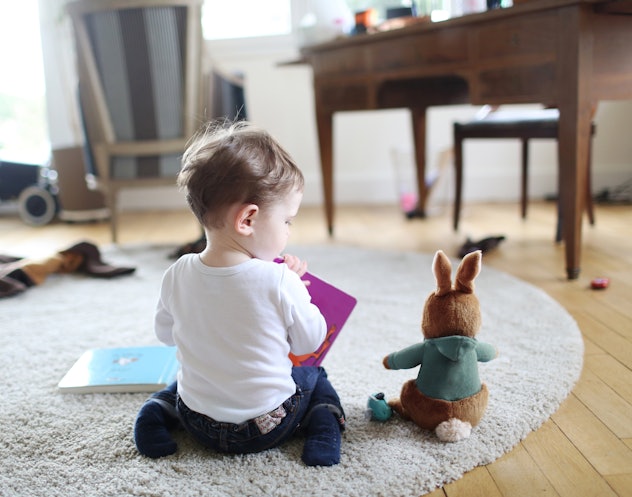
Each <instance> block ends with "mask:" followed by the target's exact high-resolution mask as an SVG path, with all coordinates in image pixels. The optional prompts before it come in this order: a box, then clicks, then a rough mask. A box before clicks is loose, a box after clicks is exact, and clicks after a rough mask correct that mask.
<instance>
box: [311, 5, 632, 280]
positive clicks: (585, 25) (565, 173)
mask: <svg viewBox="0 0 632 497" xmlns="http://www.w3.org/2000/svg"><path fill="white" fill-rule="evenodd" d="M631 12H632V1H631V0H529V1H527V2H525V3H520V4H518V5H516V6H514V7H512V8H508V9H500V10H494V11H489V12H483V13H481V14H474V15H469V16H463V17H460V18H454V19H450V20H448V21H444V22H440V23H419V24H415V25H411V26H407V27H405V28H401V29H398V30H393V31H389V32H382V33H377V34H372V35H362V36H357V37H350V38H346V39H341V40H336V41H333V42H328V43H323V44H320V45H314V46H311V47H305V48H304V49H303V50H302V51H301V53H302V57H303V60H304V61H305V62H307V63H309V64H310V65H311V66H312V68H313V73H314V94H315V100H316V120H317V129H318V139H319V147H320V156H321V167H322V178H323V188H324V198H325V214H326V220H327V226H328V229H329V232H330V234H332V233H333V226H334V203H333V157H332V153H333V138H332V123H333V114H334V113H335V112H338V111H350V110H365V109H366V110H369V109H385V108H408V109H410V111H411V115H412V126H413V136H414V140H415V157H416V161H417V186H418V189H419V209H418V210H419V214H420V215H421V216H424V215H425V212H424V211H425V205H426V197H427V195H426V187H425V181H424V178H425V162H426V161H425V153H426V147H425V140H426V109H427V108H428V107H430V106H435V105H451V104H461V103H466V102H469V103H472V104H477V105H482V104H498V105H499V104H511V103H513V104H516V103H546V104H550V105H554V106H556V107H558V108H559V110H560V125H559V140H558V146H559V178H560V179H559V194H560V199H561V204H560V205H561V208H562V213H563V239H564V242H565V250H566V271H567V275H568V278H569V279H575V278H577V277H578V276H579V271H580V256H581V230H582V226H581V221H582V218H581V214H582V212H583V202H584V195H582V193H583V192H585V188H586V181H587V164H588V162H587V161H588V145H589V134H590V123H591V113H592V111H593V108H594V107H595V106H596V105H597V103H598V101H599V100H616V99H632V48H631V47H632V15H626V14H630V13H631Z"/></svg>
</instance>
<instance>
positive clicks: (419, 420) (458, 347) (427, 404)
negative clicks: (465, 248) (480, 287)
mask: <svg viewBox="0 0 632 497" xmlns="http://www.w3.org/2000/svg"><path fill="white" fill-rule="evenodd" d="M432 269H433V273H434V275H435V279H436V282H437V288H436V290H435V291H433V292H432V293H431V294H430V295H429V296H428V298H427V299H426V303H425V305H424V311H423V317H422V321H421V329H422V333H423V335H424V338H425V340H424V342H425V343H420V344H418V345H416V346H414V347H412V348H414V349H415V350H414V351H412V348H407V349H403V350H402V351H400V352H395V353H393V354H390V355H389V356H387V357H385V358H384V360H383V364H384V366H385V367H386V368H388V369H401V368H410V367H414V366H416V365H421V368H420V370H419V376H418V377H417V379H416V380H414V379H412V380H409V381H407V382H406V383H404V385H403V387H402V390H401V394H400V398H399V399H394V400H391V401H390V402H389V405H390V406H391V407H392V408H393V409H394V410H395V411H396V412H397V413H399V414H400V415H401V416H402V417H403V418H405V419H410V420H412V421H413V422H414V423H416V424H417V425H419V426H420V427H422V428H424V429H428V430H434V429H437V434H438V436H439V438H440V439H441V440H444V441H458V440H460V439H463V438H467V436H469V430H470V429H471V427H472V426H476V425H477V424H478V423H479V421H480V420H481V418H482V416H483V414H484V413H485V410H486V408H487V402H488V397H489V392H488V389H487V386H486V385H485V384H484V383H481V382H480V380H479V379H478V369H477V366H476V361H488V360H490V359H493V357H495V355H496V352H495V349H493V347H491V346H490V345H488V344H485V343H482V342H478V341H476V340H475V339H474V337H475V336H476V335H477V333H478V331H479V330H480V328H481V311H480V305H479V301H478V298H477V297H476V295H475V293H474V279H475V278H476V277H477V276H478V274H479V272H480V269H481V252H480V251H477V252H472V253H470V254H468V255H466V256H465V257H464V258H463V260H462V261H461V263H460V264H459V267H458V268H457V271H456V275H455V281H454V284H452V279H451V276H452V275H451V271H452V265H451V263H450V259H449V258H448V257H447V256H446V255H445V254H444V253H443V252H442V251H438V252H437V253H436V254H435V257H434V261H433V265H432ZM449 337H466V338H449ZM446 344H447V345H446ZM446 351H447V352H446ZM464 351H465V352H464ZM461 362H462V363H463V364H461ZM459 382H461V383H462V384H463V385H466V386H467V388H469V389H470V390H469V391H468V395H466V396H462V397H459V396H458V395H456V394H455V393H454V392H455V391H456V392H458V391H459V389H460V388H461V387H460V385H459ZM420 385H430V386H431V388H429V390H431V391H433V392H437V391H439V392H442V394H443V393H444V392H445V393H446V395H445V396H446V397H448V398H441V397H440V396H430V395H427V393H424V392H423V391H422V390H423V388H422V387H420ZM455 395H456V397H457V398H452V397H453V396H455ZM446 423H449V426H450V427H454V426H457V427H459V428H458V430H460V431H458V430H457V431H458V433H456V434H454V433H452V432H451V431H450V430H448V432H449V433H448V434H445V433H446V428H445V426H447V425H446ZM440 429H441V430H440ZM450 429H451V428H450Z"/></svg>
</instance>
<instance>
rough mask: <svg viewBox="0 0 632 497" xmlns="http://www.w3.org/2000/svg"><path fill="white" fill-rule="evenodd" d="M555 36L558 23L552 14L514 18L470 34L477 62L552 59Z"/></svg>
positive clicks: (483, 27)
mask: <svg viewBox="0 0 632 497" xmlns="http://www.w3.org/2000/svg"><path fill="white" fill-rule="evenodd" d="M559 33H560V26H559V19H558V17H557V15H554V13H546V12H545V13H540V14H534V15H525V16H518V17H513V18H508V19H504V20H503V22H494V23H489V24H484V25H482V26H480V27H479V28H478V29H477V30H476V32H475V34H474V38H475V44H474V46H475V47H476V49H477V58H478V59H479V60H481V61H487V60H490V59H507V58H515V57H529V56H534V55H537V56H542V55H545V56H547V55H548V56H550V57H554V56H555V52H556V50H557V43H558V41H557V37H558V35H559Z"/></svg>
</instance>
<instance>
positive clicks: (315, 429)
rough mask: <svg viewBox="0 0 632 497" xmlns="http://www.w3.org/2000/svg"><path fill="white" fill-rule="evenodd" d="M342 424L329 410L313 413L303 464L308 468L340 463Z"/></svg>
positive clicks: (317, 410)
mask: <svg viewBox="0 0 632 497" xmlns="http://www.w3.org/2000/svg"><path fill="white" fill-rule="evenodd" d="M340 443H341V435H340V423H339V421H338V419H337V418H336V416H335V415H334V414H333V413H332V412H330V411H329V410H328V409H327V408H325V407H322V408H317V409H315V410H314V411H312V413H311V416H310V418H309V424H308V426H307V438H306V439H305V445H304V446H303V462H304V463H305V464H307V465H308V466H333V465H334V464H338V463H339V462H340Z"/></svg>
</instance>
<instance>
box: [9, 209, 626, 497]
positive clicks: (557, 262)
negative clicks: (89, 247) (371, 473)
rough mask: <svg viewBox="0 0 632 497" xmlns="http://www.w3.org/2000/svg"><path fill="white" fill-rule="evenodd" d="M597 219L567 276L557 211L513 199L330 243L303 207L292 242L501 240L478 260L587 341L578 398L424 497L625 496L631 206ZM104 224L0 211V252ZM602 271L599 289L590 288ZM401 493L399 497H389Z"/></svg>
mask: <svg viewBox="0 0 632 497" xmlns="http://www.w3.org/2000/svg"><path fill="white" fill-rule="evenodd" d="M595 214H596V221H597V222H596V224H595V225H594V226H589V225H588V223H587V222H585V223H584V226H583V231H584V233H583V235H584V236H583V246H582V247H583V248H582V270H581V274H580V277H579V278H578V279H577V280H575V281H568V280H567V279H566V277H565V275H566V271H565V264H564V246H563V244H558V243H555V241H554V234H555V225H556V209H555V205H554V204H552V203H546V202H532V203H531V204H530V206H529V214H528V218H527V219H526V220H521V219H520V217H519V212H518V206H517V204H478V205H467V206H466V207H465V208H464V210H463V216H462V221H461V227H460V229H459V231H458V232H454V231H453V230H452V228H451V225H452V223H451V210H450V209H449V208H440V209H439V210H438V212H437V213H436V214H433V215H432V216H429V217H428V218H426V219H422V220H421V219H416V220H407V219H406V218H405V217H404V216H403V215H402V214H401V213H400V212H398V210H397V209H396V208H395V207H393V206H342V207H338V209H337V212H336V218H335V233H334V236H333V237H329V235H328V233H327V230H326V227H325V223H324V220H323V212H322V209H321V208H320V207H304V208H303V209H301V212H300V213H299V216H298V218H297V219H296V221H295V223H294V226H293V234H292V238H291V240H290V243H291V244H292V245H302V244H325V245H326V244H333V245H336V244H338V245H347V246H359V247H366V248H374V249H382V250H408V251H417V252H426V253H432V252H434V251H436V250H437V249H442V250H444V251H445V252H446V253H448V254H450V255H453V256H454V255H456V253H457V251H458V248H459V246H460V245H461V244H462V243H463V241H464V240H465V238H466V237H467V236H471V237H472V238H474V239H478V238H481V237H484V236H489V235H500V234H502V235H505V236H506V240H505V241H504V242H503V243H502V244H501V245H500V247H499V248H498V249H497V250H495V251H493V252H490V253H488V254H485V256H484V258H483V270H484V268H485V267H486V266H489V267H493V268H495V269H498V270H502V271H505V272H507V273H509V274H512V275H514V276H516V277H518V278H521V279H523V280H525V281H527V282H529V283H531V284H533V285H535V286H537V287H539V288H541V289H542V290H544V291H545V292H547V293H549V294H550V295H551V296H552V297H553V298H554V299H556V300H557V301H558V302H559V303H560V304H561V305H562V306H564V307H565V308H566V309H567V310H568V312H569V313H570V314H571V315H572V316H573V317H574V318H575V320H576V321H577V323H578V325H579V327H580V329H581V331H582V333H583V336H584V339H585V351H584V370H583V373H582V376H581V378H580V380H579V382H578V384H577V385H576V387H575V389H574V390H573V393H572V394H571V395H570V396H569V398H568V399H567V400H566V401H565V402H564V403H563V404H562V406H561V408H560V409H559V410H558V411H557V412H556V413H555V414H554V415H553V416H552V418H551V419H550V420H549V421H547V422H546V423H545V424H544V425H543V426H542V427H541V428H540V429H538V430H537V431H535V432H533V433H530V434H529V435H528V436H527V438H526V439H525V440H524V441H522V442H521V443H520V444H518V446H517V447H516V448H515V449H514V450H512V451H511V452H509V453H508V454H505V455H504V456H503V457H501V458H500V459H498V460H497V461H495V462H493V463H492V464H489V465H487V466H485V467H481V468H476V469H475V470H473V471H470V472H469V473H467V474H466V475H464V477H463V478H462V479H460V480H459V481H457V482H454V483H451V484H449V485H446V486H445V487H444V488H440V489H437V490H435V491H433V492H431V493H430V494H428V495H430V496H431V497H458V496H467V497H472V496H477V495H481V496H484V497H491V496H502V497H521V496H525V497H528V496H534V495H541V496H560V497H605V496H619V497H632V305H630V304H631V303H632V228H631V226H632V207H630V206H602V205H597V206H596V213H595ZM120 226H121V228H120V242H121V243H161V244H164V243H168V244H179V243H184V242H187V241H191V240H193V239H194V238H196V237H197V236H198V235H199V228H198V226H197V224H196V223H195V221H194V219H193V217H192V216H191V215H190V214H189V213H188V212H186V211H168V212H148V213H143V212H130V213H123V214H122V216H121V221H120ZM109 237H110V234H109V225H108V224H107V223H105V222H99V223H92V224H91V223H88V224H67V223H60V222H56V223H53V224H50V225H48V226H44V227H38V228H35V227H30V226H26V225H24V224H23V223H22V222H21V221H20V220H19V219H18V218H17V216H16V215H14V214H13V213H11V212H9V213H7V212H5V211H2V212H0V253H9V254H14V255H19V256H32V257H37V256H45V255H49V254H50V253H52V252H54V251H56V250H62V249H64V248H67V247H68V246H70V245H71V244H73V243H75V242H77V241H80V240H84V239H87V240H91V241H93V242H94V243H96V244H98V245H106V244H109V243H110V238H109ZM597 276H607V277H609V278H610V280H611V283H610V286H609V288H607V289H606V290H592V289H591V288H590V281H591V279H592V278H594V277H597ZM395 497H396V496H395Z"/></svg>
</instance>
